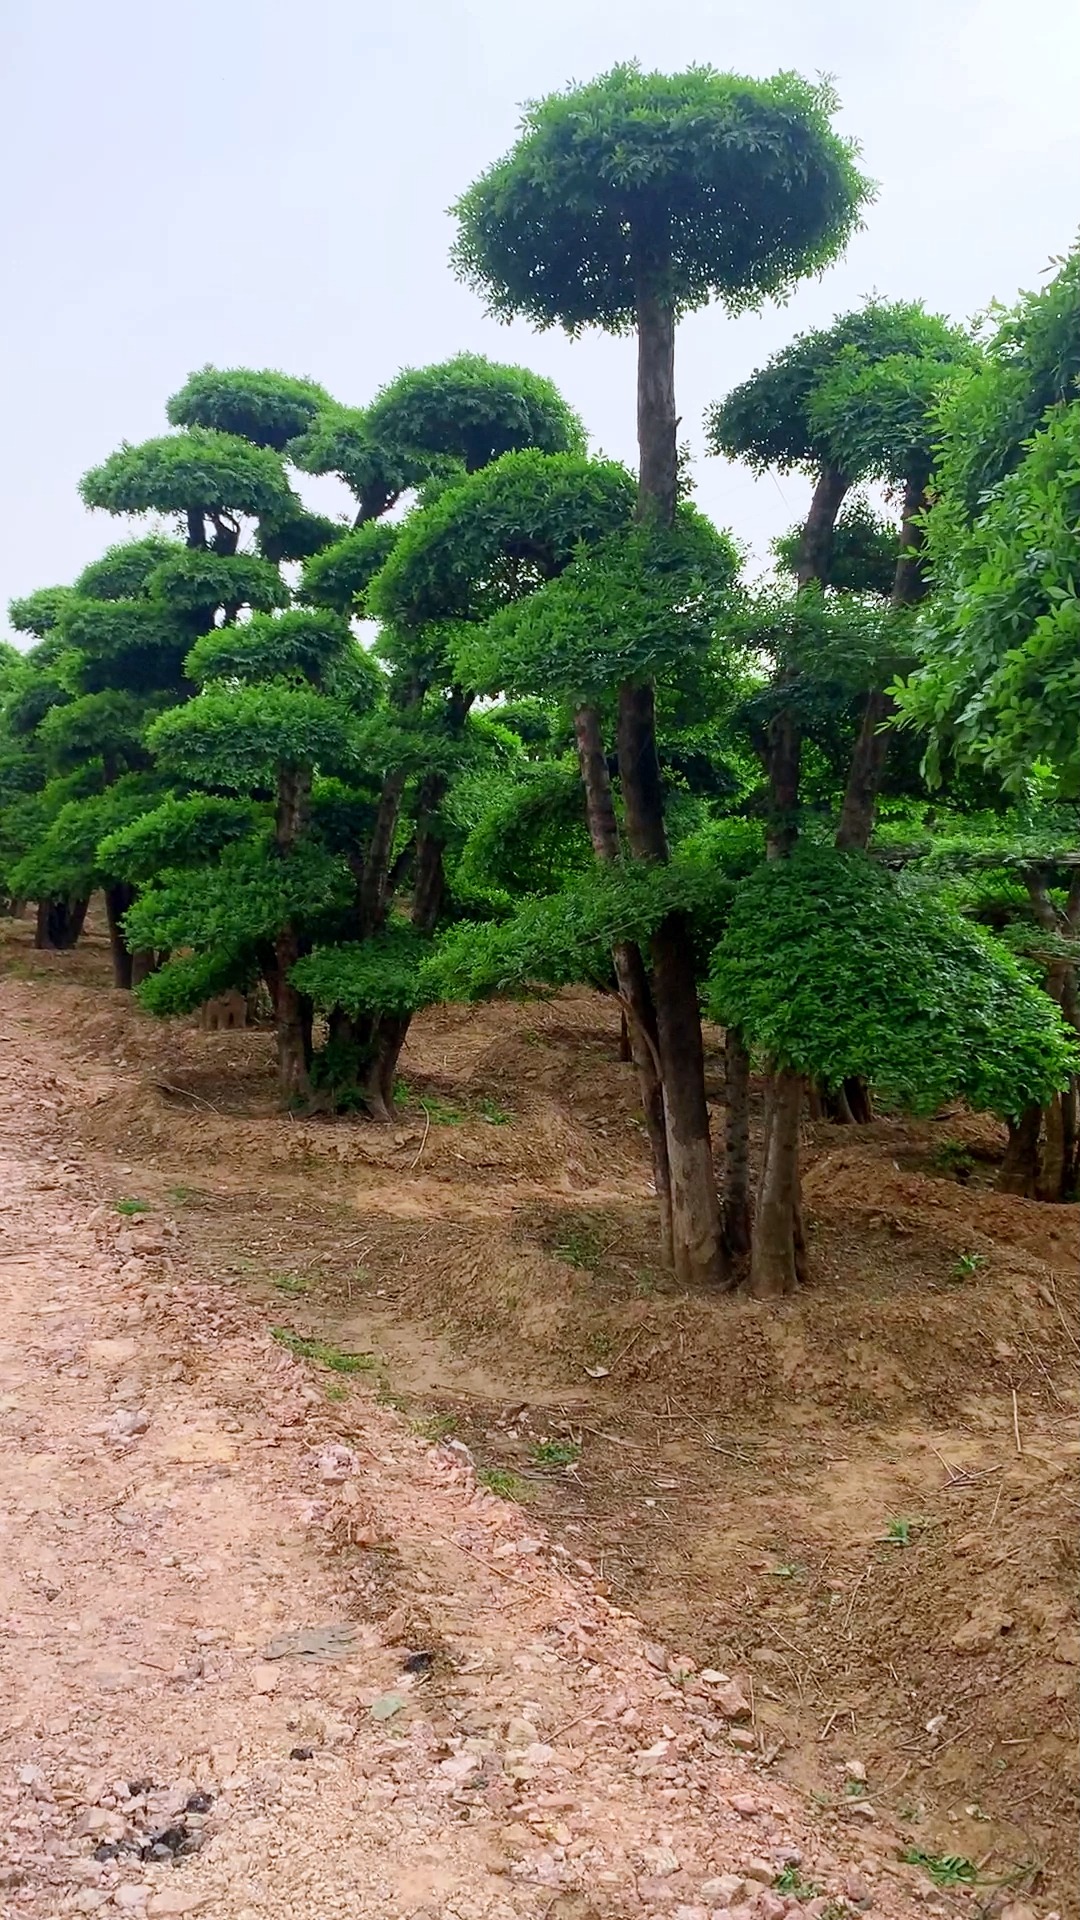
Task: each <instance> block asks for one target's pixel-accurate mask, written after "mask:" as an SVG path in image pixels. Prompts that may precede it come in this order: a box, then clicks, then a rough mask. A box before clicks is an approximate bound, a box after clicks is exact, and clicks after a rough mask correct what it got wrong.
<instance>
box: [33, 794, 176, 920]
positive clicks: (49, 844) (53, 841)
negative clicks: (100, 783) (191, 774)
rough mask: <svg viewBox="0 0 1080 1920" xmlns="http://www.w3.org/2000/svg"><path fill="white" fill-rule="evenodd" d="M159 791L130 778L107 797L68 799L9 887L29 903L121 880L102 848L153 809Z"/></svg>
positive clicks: (74, 895) (39, 836)
mask: <svg viewBox="0 0 1080 1920" xmlns="http://www.w3.org/2000/svg"><path fill="white" fill-rule="evenodd" d="M159 792H160V787H159V786H157V785H155V783H154V782H153V781H152V780H148V779H147V778H146V777H145V776H140V775H137V774H136V775H129V776H127V777H126V778H123V779H120V780H117V781H115V782H114V784H113V785H112V786H110V787H106V788H105V790H104V792H101V793H95V794H89V795H87V796H85V797H84V798H81V799H72V800H68V801H67V802H66V803H65V804H64V805H63V806H61V807H60V808H59V809H58V811H57V812H56V813H55V814H54V815H53V817H52V819H51V820H50V821H49V822H48V823H47V825H44V826H43V829H42V830H41V831H40V832H39V833H38V834H37V835H35V837H34V840H33V843H32V844H31V845H30V846H29V847H28V849H27V851H26V852H25V854H24V855H23V857H22V859H21V860H19V861H18V862H17V864H16V865H15V866H14V868H13V869H12V872H11V875H10V884H11V886H12V888H13V890H14V891H15V892H16V893H18V894H20V895H21V896H22V897H23V898H25V899H27V900H61V899H74V898H78V897H79V896H81V895H85V894H88V893H92V892H93V891H94V889H95V888H96V887H101V886H106V885H108V884H109V883H110V882H111V881H112V880H115V879H116V878H118V875H117V874H116V872H115V870H114V869H113V868H112V867H111V866H110V864H109V860H108V856H107V855H106V854H105V853H104V852H103V851H102V843H103V842H104V841H105V840H106V839H107V838H108V837H109V836H110V835H111V834H112V833H114V832H116V831H117V830H119V829H120V828H122V827H124V826H126V825H127V824H128V823H129V822H130V821H132V820H134V819H135V818H137V816H138V815H139V814H140V813H142V812H143V811H144V810H145V809H146V807H147V806H148V805H152V804H153V802H154V800H155V799H156V798H157V795H158V793H159Z"/></svg>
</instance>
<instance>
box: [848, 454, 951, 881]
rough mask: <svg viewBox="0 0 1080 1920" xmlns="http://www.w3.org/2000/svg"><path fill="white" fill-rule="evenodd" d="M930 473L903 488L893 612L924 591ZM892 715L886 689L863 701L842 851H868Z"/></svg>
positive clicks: (917, 474)
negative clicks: (924, 524) (925, 516)
mask: <svg viewBox="0 0 1080 1920" xmlns="http://www.w3.org/2000/svg"><path fill="white" fill-rule="evenodd" d="M929 484H930V474H929V469H928V468H927V467H925V466H920V467H918V468H917V469H914V470H913V471H912V472H911V473H910V474H909V475H908V478H907V480H906V481H905V483H904V517H903V523H902V525H901V529H900V553H899V557H898V559H897V562H896V572H895V573H894V575H893V585H892V593H891V595H890V601H889V604H890V606H891V607H892V609H893V611H894V612H896V611H898V610H899V609H900V608H901V607H913V606H916V605H917V604H918V602H919V601H920V600H921V599H922V598H923V596H924V594H925V592H926V578H925V575H924V573H923V565H922V551H923V530H922V515H923V513H924V512H925V511H926V504H927V488H928V486H929ZM895 712H896V702H895V700H894V699H893V698H892V695H891V694H889V693H887V692H886V691H885V689H884V687H873V688H871V690H870V692H869V693H868V694H867V696H866V706H865V707H864V709H863V717H862V724H861V726H860V728H859V734H858V738H857V740H856V742H855V749H854V752H853V753H852V756H851V767H850V769H849V771H848V781H847V791H846V792H845V794H844V804H843V806H842V808H841V810H840V824H839V826H838V828H837V830H836V844H837V846H838V847H839V848H840V849H841V850H844V849H848V850H850V849H852V848H857V849H858V850H859V851H861V852H864V853H865V851H866V849H867V847H868V846H869V845H870V836H871V834H872V833H873V831H874V815H875V812H876V809H877V798H878V793H879V792H880V789H881V777H882V774H883V773H884V771H885V763H886V761H887V759H888V757H889V746H890V741H891V735H890V733H889V730H888V723H889V721H890V720H891V719H892V718H893V715H894V714H895Z"/></svg>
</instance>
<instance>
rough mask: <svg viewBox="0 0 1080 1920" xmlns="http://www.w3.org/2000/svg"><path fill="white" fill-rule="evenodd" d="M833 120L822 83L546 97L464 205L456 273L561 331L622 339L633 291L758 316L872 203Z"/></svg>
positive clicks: (645, 77) (633, 85) (681, 83)
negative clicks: (601, 332) (596, 329)
mask: <svg viewBox="0 0 1080 1920" xmlns="http://www.w3.org/2000/svg"><path fill="white" fill-rule="evenodd" d="M837 108H838V101H837V99H836V96H835V94H834V93H833V91H832V88H831V87H830V86H829V85H828V84H827V83H825V82H820V83H819V84H817V85H816V86H815V85H811V84H810V83H808V82H807V81H805V80H803V79H801V78H800V77H799V76H798V75H797V74H793V73H783V74H777V75H776V76H775V77H774V78H773V79H771V80H765V81H757V80H746V79H743V78H741V77H740V76H738V75H734V74H719V73H715V72H713V71H712V70H711V69H710V68H706V67H695V68H691V69H690V71H689V72H687V73H682V74H676V75H674V76H671V77H669V76H667V75H665V74H660V73H642V72H641V70H640V68H638V67H637V66H635V65H624V66H617V67H615V68H613V69H612V70H611V72H610V73H606V74H603V75H602V76H601V77H600V78H599V79H597V80H594V81H591V82H590V83H589V84H588V85H586V86H583V87H571V88H569V89H567V91H566V92H564V93H556V94H549V95H548V97H547V98H546V99H544V100H541V101H538V102H536V103H534V104H533V105H531V106H530V107H529V108H528V109H527V110H526V113H525V117H524V120H523V123H522V132H521V137H520V139H519V140H518V143H517V145H516V146H515V147H514V148H513V149H512V150H511V152H510V153H509V154H508V155H507V156H506V157H505V159H503V160H500V161H499V162H498V163H497V164H496V165H495V166H494V167H492V168H491V169H490V170H489V171H488V172H487V173H486V174H484V175H483V176H482V177H481V179H479V180H478V181H477V182H476V183H475V185H473V186H472V187H471V188H470V189H469V191H468V192H467V193H466V194H465V195H463V197H462V198H461V200H459V201H458V203H457V206H456V208H455V212H456V214H457V217H458V221H459V237H458V241H457V245H456V247H455V250H454V260H455V264H456V267H457V270H458V272H459V274H460V275H461V277H462V278H463V279H466V280H468V281H469V282H470V283H471V284H472V285H474V286H476V287H477V288H479V290H480V291H481V292H482V293H483V294H484V295H485V296H486V298H487V300H488V302H489V305H490V307H491V309H492V311H494V312H495V313H497V314H499V315H501V316H504V317H506V318H509V317H511V316H512V315H514V314H524V315H527V316H528V317H529V318H530V319H531V320H533V321H534V322H535V323H536V324H537V325H539V326H541V327H546V326H552V325H556V324H557V325H559V326H562V327H564V328H565V329H566V330H567V331H568V332H570V333H574V332H576V331H577V330H578V329H580V328H581V327H584V326H589V325H597V326H602V327H606V328H609V329H611V330H613V331H621V330H625V329H627V328H629V327H631V326H632V325H633V324H634V322H635V319H636V312H637V300H638V296H639V293H640V292H642V291H646V292H648V293H650V294H652V295H654V296H657V297H659V298H660V299H661V300H663V301H664V302H666V303H667V304H668V305H669V306H671V307H673V308H675V309H676V310H677V311H681V312H685V311H688V310H690V309H691V308H694V307H699V306H703V305H704V304H705V303H706V302H707V301H708V300H710V299H712V298H713V297H714V296H719V297H720V298H721V299H722V300H723V301H724V303H725V305H726V306H727V307H728V308H729V309H730V310H731V311H735V312H737V311H740V310H742V309H745V308H748V307H755V306H758V305H760V303H761V301H762V300H763V299H764V298H765V297H766V296H768V295H783V294H784V293H786V292H787V291H789V290H790V289H791V287H792V286H793V285H794V284H795V283H796V281H798V280H799V279H800V278H801V277H802V276H803V275H805V274H808V273H813V272H814V271H815V270H816V269H817V268H820V267H822V266H824V265H826V264H827V262H828V261H830V260H832V259H835V257H836V256H837V254H839V253H841V252H842V251H843V248H844V245H845V244H846V242H847V240H848V238H849V237H850V235H851V233H852V231H853V229H854V228H855V226H856V224H857V221H858V216H859V210H860V208H861V207H862V205H863V204H864V203H865V202H866V201H867V200H868V199H869V197H870V187H869V183H868V182H867V181H866V180H865V179H864V178H863V176H862V175H861V174H860V173H859V171H858V169H857V167H856V165H855V149H854V147H853V145H852V143H851V142H850V141H847V140H844V139H842V138H841V137H840V136H839V135H838V134H837V133H835V131H834V130H833V126H832V117H833V115H834V114H835V113H836V111H837Z"/></svg>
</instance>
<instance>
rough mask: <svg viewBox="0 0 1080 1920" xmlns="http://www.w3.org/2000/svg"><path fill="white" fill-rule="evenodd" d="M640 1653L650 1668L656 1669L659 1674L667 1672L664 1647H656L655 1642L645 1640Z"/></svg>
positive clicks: (666, 1658)
mask: <svg viewBox="0 0 1080 1920" xmlns="http://www.w3.org/2000/svg"><path fill="white" fill-rule="evenodd" d="M641 1651H642V1652H643V1654H644V1655H645V1658H646V1660H647V1661H648V1663H649V1665H650V1667H656V1668H657V1670H658V1671H659V1672H660V1673H666V1672H667V1662H668V1657H667V1651H666V1649H665V1648H664V1647H661V1646H658V1645H657V1643H656V1642H655V1640H646V1642H645V1645H644V1646H643V1647H642V1649H641Z"/></svg>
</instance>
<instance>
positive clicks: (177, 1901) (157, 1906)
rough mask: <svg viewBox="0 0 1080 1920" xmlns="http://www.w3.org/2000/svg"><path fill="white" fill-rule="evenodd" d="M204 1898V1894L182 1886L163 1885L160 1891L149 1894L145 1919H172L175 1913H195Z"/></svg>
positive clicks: (203, 1903)
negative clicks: (192, 1891)
mask: <svg viewBox="0 0 1080 1920" xmlns="http://www.w3.org/2000/svg"><path fill="white" fill-rule="evenodd" d="M206 1899H207V1896H206V1894H203V1893H191V1892H188V1891H187V1890H186V1889H185V1888H183V1887H163V1888H162V1890H161V1892H160V1893H155V1894H153V1895H152V1896H151V1898H150V1901H149V1902H148V1904H147V1908H146V1920H173V1916H175V1915H179V1914H184V1913H197V1912H198V1910H199V1908H200V1907H202V1906H205V1905H206Z"/></svg>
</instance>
